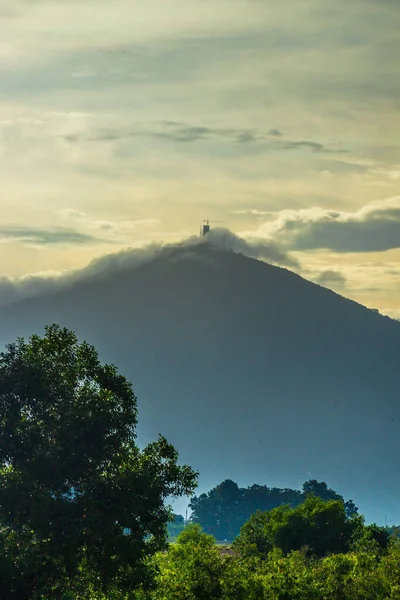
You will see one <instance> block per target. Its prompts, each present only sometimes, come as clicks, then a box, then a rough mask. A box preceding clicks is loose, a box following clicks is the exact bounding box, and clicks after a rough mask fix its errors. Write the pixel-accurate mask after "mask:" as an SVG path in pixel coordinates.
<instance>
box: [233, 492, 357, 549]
mask: <svg viewBox="0 0 400 600" xmlns="http://www.w3.org/2000/svg"><path fill="white" fill-rule="evenodd" d="M362 525H363V523H362V520H361V519H360V518H357V517H352V518H350V519H349V518H348V517H347V516H346V512H345V508H344V505H343V502H341V501H340V500H327V501H324V500H322V499H321V498H318V497H317V496H313V495H310V496H308V497H307V498H306V500H305V501H304V502H303V503H302V504H300V505H299V506H297V507H296V508H290V507H289V506H288V505H283V506H279V507H277V508H274V509H273V510H271V511H266V512H264V513H262V512H257V513H256V514H255V515H253V516H252V517H250V519H249V521H248V522H247V523H246V524H245V525H244V526H243V527H242V530H241V532H240V536H239V537H238V538H237V539H236V540H235V547H236V548H237V549H238V550H239V551H240V552H242V553H243V554H245V555H248V556H252V555H258V556H262V557H264V558H265V557H266V556H267V555H268V554H269V553H270V552H271V551H272V550H273V549H279V550H281V551H282V552H284V553H285V554H288V553H289V552H292V551H296V550H302V549H304V548H305V549H307V552H309V553H310V554H312V555H315V556H319V557H322V556H326V555H328V554H331V553H335V554H339V553H344V552H347V551H348V550H349V549H350V546H351V543H352V541H353V537H354V534H355V533H356V531H358V530H360V529H361V528H362Z"/></svg>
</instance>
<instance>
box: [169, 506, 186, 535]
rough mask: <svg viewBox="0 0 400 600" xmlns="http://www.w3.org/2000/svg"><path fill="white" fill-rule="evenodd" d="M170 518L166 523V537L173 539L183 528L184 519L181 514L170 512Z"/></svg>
mask: <svg viewBox="0 0 400 600" xmlns="http://www.w3.org/2000/svg"><path fill="white" fill-rule="evenodd" d="M171 517H172V520H171V521H170V523H168V525H167V531H168V539H169V540H170V541H173V540H175V539H176V538H177V537H178V535H179V534H180V533H181V532H182V531H183V530H184V529H185V519H184V517H183V515H177V514H174V513H173V514H172V515H171Z"/></svg>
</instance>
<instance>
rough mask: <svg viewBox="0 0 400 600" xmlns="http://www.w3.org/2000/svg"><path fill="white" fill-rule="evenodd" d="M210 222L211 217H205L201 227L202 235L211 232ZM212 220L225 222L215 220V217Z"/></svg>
mask: <svg viewBox="0 0 400 600" xmlns="http://www.w3.org/2000/svg"><path fill="white" fill-rule="evenodd" d="M210 222H211V221H210V219H204V221H203V225H202V226H201V229H200V237H201V236H202V237H204V236H205V235H207V233H209V232H210V229H211V227H210ZM212 222H213V223H223V221H215V220H214V219H213V221H212Z"/></svg>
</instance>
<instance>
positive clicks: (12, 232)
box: [0, 226, 105, 246]
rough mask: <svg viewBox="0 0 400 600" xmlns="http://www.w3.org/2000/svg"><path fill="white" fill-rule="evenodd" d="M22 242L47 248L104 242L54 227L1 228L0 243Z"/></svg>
mask: <svg viewBox="0 0 400 600" xmlns="http://www.w3.org/2000/svg"><path fill="white" fill-rule="evenodd" d="M11 240H20V241H22V242H25V243H28V244H35V245H40V246H47V245H53V244H89V243H98V242H104V241H105V240H100V239H99V238H96V237H94V236H91V235H88V234H86V233H81V232H78V231H74V230H72V229H65V228H62V227H54V228H49V229H39V228H35V227H13V226H3V227H0V241H3V242H4V241H11Z"/></svg>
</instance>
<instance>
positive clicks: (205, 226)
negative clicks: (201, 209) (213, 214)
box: [202, 219, 210, 237]
mask: <svg viewBox="0 0 400 600" xmlns="http://www.w3.org/2000/svg"><path fill="white" fill-rule="evenodd" d="M209 231H210V221H209V220H208V219H205V220H204V221H203V227H202V235H203V237H204V236H205V235H207V233H209Z"/></svg>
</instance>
